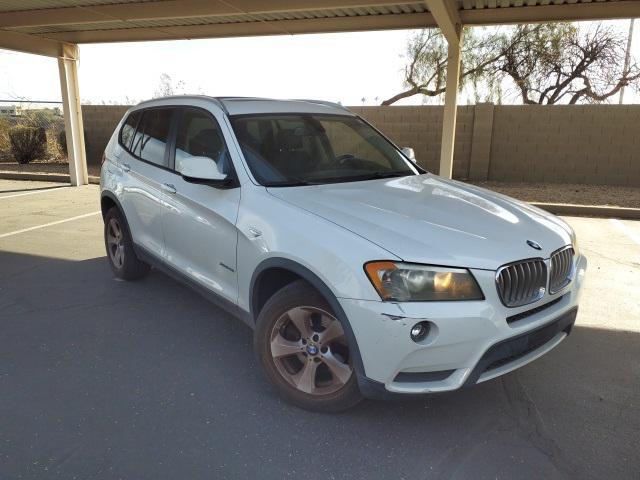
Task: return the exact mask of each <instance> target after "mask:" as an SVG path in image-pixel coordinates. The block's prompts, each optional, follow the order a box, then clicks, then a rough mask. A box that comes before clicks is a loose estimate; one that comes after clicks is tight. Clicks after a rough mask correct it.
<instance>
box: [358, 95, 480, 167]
mask: <svg viewBox="0 0 640 480" xmlns="http://www.w3.org/2000/svg"><path fill="white" fill-rule="evenodd" d="M348 108H349V110H351V111H352V112H354V113H357V114H358V115H360V116H362V117H363V118H364V119H365V120H367V121H368V122H370V123H371V124H373V125H374V126H375V127H376V128H377V129H378V130H380V131H382V132H383V133H384V134H385V135H387V136H388V137H389V138H390V139H391V140H393V142H394V143H395V144H396V145H398V146H400V147H411V148H413V149H414V151H415V154H416V159H417V160H418V164H419V165H421V166H422V167H424V168H426V169H427V170H430V171H432V172H437V171H438V169H439V167H440V139H441V137H442V114H443V108H442V107H421V106H417V107H405V106H402V107H348ZM473 117H474V107H473V106H464V107H459V108H458V117H457V118H458V119H457V123H456V145H455V150H454V152H455V153H454V158H453V175H454V176H455V177H456V178H467V176H468V173H469V159H470V157H471V137H472V135H473Z"/></svg>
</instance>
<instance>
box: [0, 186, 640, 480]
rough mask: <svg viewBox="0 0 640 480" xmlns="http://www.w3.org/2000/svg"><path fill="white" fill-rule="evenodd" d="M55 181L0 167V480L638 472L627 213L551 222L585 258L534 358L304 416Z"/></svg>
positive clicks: (638, 397) (203, 305)
mask: <svg viewBox="0 0 640 480" xmlns="http://www.w3.org/2000/svg"><path fill="white" fill-rule="evenodd" d="M49 187H56V188H49ZM57 187H58V185H53V184H52V185H47V184H43V183H30V182H12V181H2V180H0V479H14V478H15V479H17V478H29V479H31V478H38V479H39V478H64V479H67V478H68V479H72V478H78V479H80V478H83V479H84V478H92V479H94V478H95V479H116V478H123V479H136V480H138V479H154V480H156V479H201V478H202V479H204V478H207V479H211V478H260V479H281V478H290V477H302V478H306V479H323V480H327V479H332V478H368V479H387V478H389V479H401V478H402V479H427V478H429V479H431V478H452V479H462V478H474V479H480V478H487V479H496V478H509V479H512V478H531V479H540V478H545V479H555V478H580V479H590V478H612V479H613V478H615V479H626V478H629V479H638V478H640V453H639V447H638V445H640V305H639V301H638V298H639V297H640V222H633V221H616V220H610V219H589V218H568V221H569V222H570V223H571V224H572V225H573V226H574V227H575V229H576V230H577V233H578V237H579V239H580V245H581V249H582V251H583V252H585V253H586V255H587V256H588V258H589V262H590V264H589V271H588V274H587V280H586V286H585V292H584V297H583V302H582V305H581V308H580V312H579V314H578V320H577V324H576V327H575V329H574V330H573V333H572V334H571V336H570V337H569V338H568V339H567V340H566V341H565V342H563V343H562V344H561V345H560V346H559V347H558V348H556V349H555V350H553V351H552V352H551V353H549V354H548V355H546V356H544V357H543V358H541V359H539V360H538V361H536V362H534V363H532V364H530V365H528V366H526V367H524V368H522V369H520V370H519V371H517V372H514V373H511V374H508V375H506V376H504V377H502V378H501V379H497V380H494V381H490V382H486V383H484V384H481V385H478V386H476V387H474V388H471V389H468V390H462V391H459V392H454V393H451V394H446V395H439V396H433V397H427V398H422V399H420V400H412V401H394V402H374V401H365V402H363V403H362V404H360V405H359V406H357V407H356V408H354V409H353V410H350V411H349V412H347V413H344V414H340V415H323V414H314V413H309V412H306V411H302V410H299V409H297V408H294V407H291V406H289V405H288V404H286V403H284V402H283V401H281V400H280V399H279V398H278V396H277V395H276V394H275V392H274V390H273V389H272V388H271V387H270V385H269V384H268V383H267V382H266V381H265V379H264V378H263V376H262V374H261V372H260V370H259V368H258V365H257V364H256V361H255V359H254V356H253V353H252V349H251V331H250V330H249V329H248V328H247V327H245V326H244V325H243V324H242V323H241V322H239V321H237V320H234V319H233V318H231V317H230V316H228V315H227V314H225V313H224V312H222V311H220V310H219V309H217V308H216V307H215V306H213V305H211V304H210V303H208V302H207V301H206V300H204V299H202V298H201V297H200V296H198V295H197V294H196V293H194V292H192V291H190V290H189V289H187V288H185V287H183V286H182V285H180V284H178V283H176V282H174V281H173V280H171V279H169V278H168V277H166V276H164V275H162V274H160V273H158V272H155V271H154V272H152V273H151V274H150V275H149V276H148V277H147V278H145V279H144V280H142V281H139V282H134V283H126V282H118V281H115V280H114V278H113V276H112V275H111V272H110V270H109V267H108V265H107V262H106V259H105V258H104V256H105V254H104V246H103V243H102V221H101V218H100V215H99V214H97V213H95V212H97V211H98V210H99V205H98V189H97V187H95V186H88V187H81V188H78V189H74V188H57ZM36 192H37V193H36ZM25 194H26V195H25ZM43 225H44V226H43Z"/></svg>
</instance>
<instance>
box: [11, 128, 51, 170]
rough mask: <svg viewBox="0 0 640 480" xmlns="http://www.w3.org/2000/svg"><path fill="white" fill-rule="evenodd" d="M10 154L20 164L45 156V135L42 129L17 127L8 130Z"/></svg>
mask: <svg viewBox="0 0 640 480" xmlns="http://www.w3.org/2000/svg"><path fill="white" fill-rule="evenodd" d="M9 141H10V143H11V153H12V154H13V157H14V158H15V159H16V161H17V162H18V163H20V164H26V163H29V162H31V161H32V160H35V159H37V158H43V157H44V156H45V154H46V147H47V134H46V131H45V129H44V128H42V127H28V126H24V125H18V126H16V127H12V128H10V129H9Z"/></svg>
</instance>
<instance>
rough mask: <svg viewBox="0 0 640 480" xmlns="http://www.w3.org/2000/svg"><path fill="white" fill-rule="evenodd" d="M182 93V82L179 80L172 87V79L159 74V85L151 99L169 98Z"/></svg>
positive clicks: (166, 75)
mask: <svg viewBox="0 0 640 480" xmlns="http://www.w3.org/2000/svg"><path fill="white" fill-rule="evenodd" d="M182 92H184V82H183V81H182V80H179V81H178V82H177V83H176V85H174V84H173V79H172V78H171V77H170V76H169V74H168V73H161V74H160V83H159V84H158V88H156V91H155V92H154V94H153V98H158V97H170V96H171V95H178V94H180V93H182Z"/></svg>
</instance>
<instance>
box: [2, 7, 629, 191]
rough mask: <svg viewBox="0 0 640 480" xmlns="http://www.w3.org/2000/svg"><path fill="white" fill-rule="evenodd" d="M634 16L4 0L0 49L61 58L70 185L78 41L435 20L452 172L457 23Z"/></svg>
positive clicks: (617, 11)
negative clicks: (442, 40)
mask: <svg viewBox="0 0 640 480" xmlns="http://www.w3.org/2000/svg"><path fill="white" fill-rule="evenodd" d="M638 16H640V0H597V1H592V0H424V1H419V2H418V1H405V2H398V1H384V0H297V1H292V0H156V1H153V0H152V1H148V0H6V1H3V2H2V3H0V48H3V49H9V50H16V51H20V52H26V53H33V54H38V55H45V56H49V57H54V58H57V59H58V68H59V73H60V88H61V90H62V101H63V110H64V118H65V128H66V135H67V145H68V146H69V147H68V152H69V173H70V177H71V183H72V184H73V185H83V184H86V183H87V181H88V178H87V163H86V154H85V147H84V133H83V127H82V111H81V108H80V95H79V85H78V71H77V68H78V66H77V65H78V45H79V44H83V43H106V42H133V41H151V40H178V39H197V38H222V37H238V36H258V35H296V34H305V33H329V32H355V31H370V30H391V29H414V28H430V27H437V28H440V29H441V30H442V33H443V34H444V36H445V37H446V39H447V42H448V45H449V47H448V64H447V85H446V93H445V105H444V119H443V127H442V145H441V153H440V171H439V174H440V175H442V176H444V177H447V178H451V174H452V167H453V150H454V144H455V126H456V110H457V108H456V107H457V94H458V80H459V70H460V51H461V46H462V41H463V38H462V27H463V26H465V25H470V26H474V25H499V24H515V23H536V22H553V21H578V20H607V19H620V18H633V17H638Z"/></svg>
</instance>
